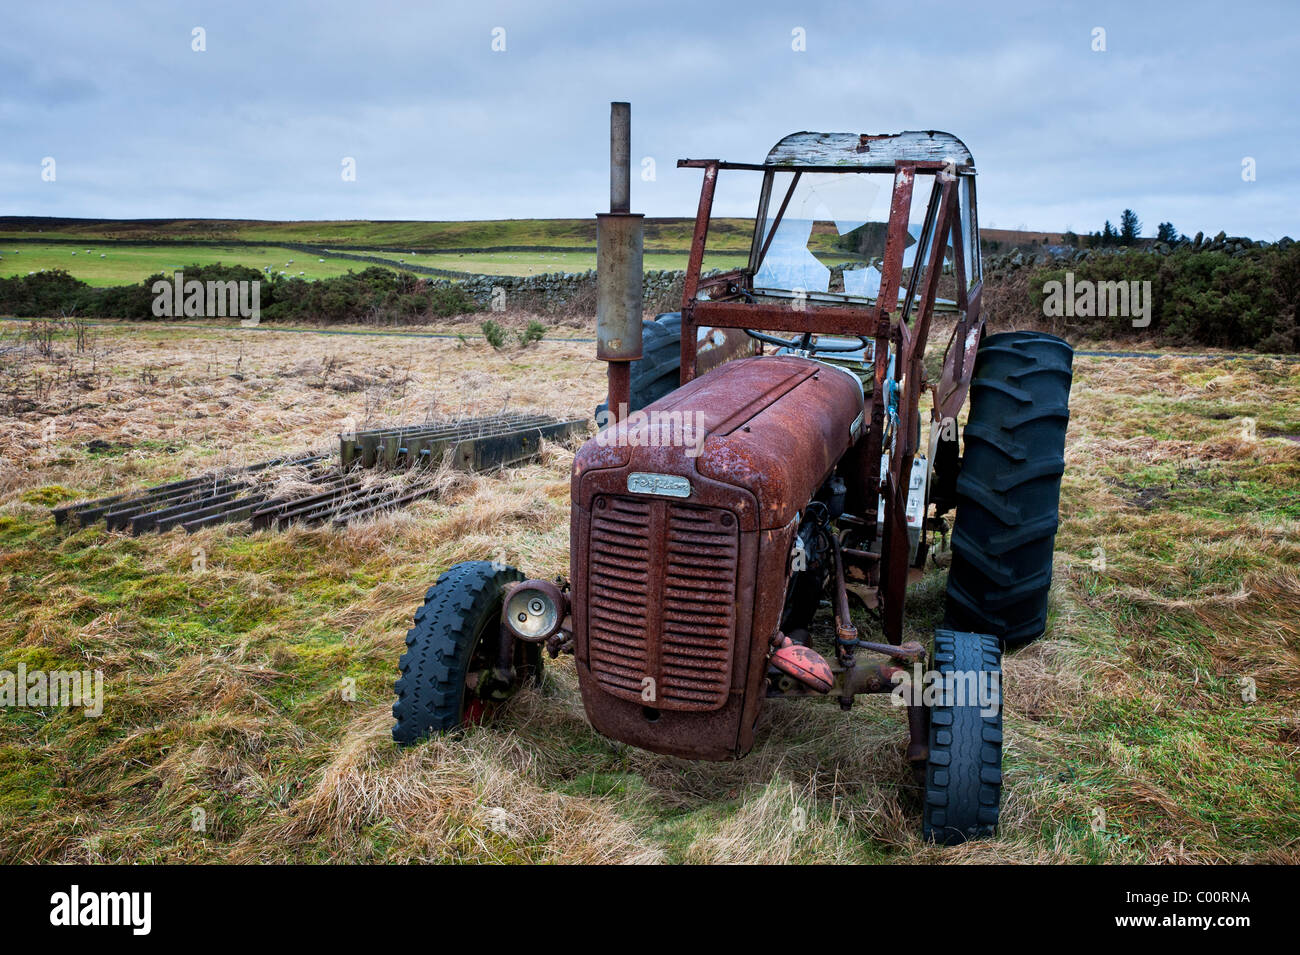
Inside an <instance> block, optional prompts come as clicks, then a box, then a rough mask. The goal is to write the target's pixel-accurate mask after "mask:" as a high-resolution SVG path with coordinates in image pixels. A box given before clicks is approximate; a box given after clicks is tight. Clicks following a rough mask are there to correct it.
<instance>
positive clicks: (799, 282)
mask: <svg viewBox="0 0 1300 955" xmlns="http://www.w3.org/2000/svg"><path fill="white" fill-rule="evenodd" d="M893 184H894V176H893V174H892V173H798V172H781V173H777V174H776V177H775V181H774V182H773V185H772V193H771V199H770V204H769V207H768V208H769V210H771V211H770V212H769V214H768V217H767V221H766V223H764V226H763V236H762V244H761V245H760V246H759V250H760V256H761V259H760V261H759V262H758V269H757V272H756V273H755V275H754V288H755V291H762V290H768V291H784V292H795V293H838V294H842V295H845V296H847V297H849V298H862V299H867V300H871V299H875V298H876V296H877V295H879V293H880V277H881V264H882V262H883V260H884V255H885V236H886V234H887V232H888V229H889V205H890V199H891V196H892V191H893ZM792 187H793V188H792ZM782 210H783V211H782ZM778 217H779V221H778ZM921 228H922V223H921V222H919V221H918V222H915V223H909V224H908V230H907V231H908V242H907V248H906V249H905V251H904V253H903V266H904V268H905V269H907V268H910V267H911V265H912V259H913V257H914V256H915V254H916V240H917V239H918V238H919V237H920V234H921Z"/></svg>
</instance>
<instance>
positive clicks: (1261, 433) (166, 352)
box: [0, 323, 1300, 863]
mask: <svg viewBox="0 0 1300 955" xmlns="http://www.w3.org/2000/svg"><path fill="white" fill-rule="evenodd" d="M92 332H93V335H94V336H95V337H94V340H93V341H91V342H89V343H88V344H87V346H86V350H85V351H83V352H81V353H78V352H76V351H75V349H74V347H73V345H72V343H71V341H70V340H69V339H67V338H60V339H56V341H55V343H54V350H53V353H52V354H50V355H44V354H41V352H40V350H39V348H37V347H36V346H34V345H33V344H32V343H31V342H30V341H26V340H25V339H24V337H23V336H25V335H26V333H27V327H26V326H25V325H21V324H19V323H4V324H0V349H8V350H7V351H5V352H4V361H3V363H0V369H2V370H0V408H2V409H3V413H4V414H5V415H6V418H7V421H8V424H9V426H8V427H7V428H5V429H3V430H2V431H0V592H2V593H3V594H4V599H3V601H0V670H11V671H12V670H13V669H14V667H15V666H16V665H17V664H18V663H19V662H23V663H25V664H26V665H27V667H28V668H29V669H35V668H38V667H40V668H44V669H47V670H50V669H60V668H61V669H78V670H79V669H83V668H93V669H100V670H102V671H103V672H104V679H105V691H106V696H107V701H106V705H105V710H104V714H103V716H102V717H100V718H98V719H87V718H84V717H83V716H82V715H81V714H80V712H79V711H72V712H69V711H63V710H50V709H46V710H40V709H6V710H4V711H0V862H19V861H31V860H45V861H90V862H98V861H115V862H158V861H173V862H175V861H244V862H256V861H379V860H383V861H406V860H412V859H422V860H436V861H460V860H474V861H503V862H506V861H549V862H577V861H608V862H628V861H685V862H780V861H795V862H838V861H900V862H908V861H922V862H940V861H952V862H970V861H1011V862H1018V861H1059V862H1091V861H1105V862H1148V863H1150V862H1196V861H1218V860H1223V861H1247V860H1250V861H1279V862H1281V861H1286V862H1292V863H1294V862H1297V861H1300V778H1298V776H1297V774H1298V773H1300V758H1298V757H1300V578H1298V576H1297V567H1298V566H1300V443H1297V440H1298V439H1300V364H1296V363H1287V362H1281V361H1274V360H1269V359H1257V360H1252V361H1250V362H1244V361H1241V362H1239V361H1231V360H1226V359H1225V360H1218V359H1216V360H1194V359H1190V358H1172V359H1164V360H1125V361H1124V362H1123V363H1122V364H1121V363H1119V362H1116V361H1114V360H1108V359H1093V358H1082V357H1080V358H1077V359H1076V374H1075V385H1074V391H1073V397H1072V404H1073V415H1072V421H1071V425H1070V430H1069V437H1068V448H1067V465H1068V469H1067V472H1066V477H1065V483H1064V487H1063V492H1062V524H1061V530H1060V534H1059V537H1058V540H1057V555H1056V562H1055V581H1054V589H1053V598H1052V610H1051V617H1050V625H1049V631H1048V633H1047V635H1046V636H1045V637H1044V638H1043V639H1042V640H1040V641H1038V642H1037V643H1035V644H1034V645H1032V646H1031V647H1029V648H1027V649H1024V650H1021V651H1019V652H1016V653H1014V654H1012V655H1011V656H1009V657H1008V659H1007V663H1006V674H1007V692H1006V705H1007V711H1006V740H1007V744H1006V790H1005V794H1004V811H1003V824H1002V829H1001V832H1000V834H999V836H998V837H997V838H996V839H993V840H991V841H987V842H982V843H977V844H969V845H967V846H964V847H961V848H958V849H949V850H939V849H934V848H931V847H927V846H925V845H924V844H923V843H922V842H921V841H920V839H919V837H918V833H919V829H920V820H919V816H920V812H919V801H918V798H917V792H916V790H915V788H914V787H913V785H912V783H911V779H910V775H909V773H908V772H907V770H906V769H905V768H904V764H903V759H902V755H903V750H904V745H905V739H906V731H905V727H904V721H903V720H902V719H901V718H900V715H899V713H898V712H896V711H894V710H892V709H891V708H890V707H889V706H888V705H887V704H886V701H884V700H880V699H876V700H872V699H870V698H868V699H867V700H866V701H863V702H860V703H859V704H858V705H857V706H855V708H854V710H853V711H852V712H851V713H849V714H843V713H841V712H840V711H839V709H838V707H837V706H836V705H835V703H834V702H833V701H829V700H824V701H811V702H804V703H786V704H779V705H772V706H769V707H768V708H767V710H766V712H765V714H764V715H763V717H762V718H761V721H760V725H759V737H758V738H759V742H758V745H757V747H756V749H755V751H754V753H752V754H751V755H750V756H749V757H747V758H746V759H745V760H742V761H739V762H735V763H725V764H694V763H688V762H684V761H681V760H677V759H672V758H667V757H661V756H656V755H653V754H649V753H645V752H641V751H638V750H634V749H630V748H627V747H624V746H621V745H618V744H616V743H612V742H610V741H608V740H605V739H603V738H601V737H600V736H598V735H596V734H595V733H594V732H593V731H592V730H591V729H590V728H589V727H588V726H587V724H586V723H585V721H584V719H583V717H582V706H581V701H580V699H579V696H578V689H577V685H576V678H575V675H574V670H573V666H572V663H571V662H570V661H569V660H568V659H567V658H561V659H560V660H559V661H557V662H556V663H555V664H554V665H550V666H549V669H548V677H547V681H546V683H545V685H544V687H543V688H542V689H541V690H540V691H529V692H526V693H524V694H523V695H521V696H520V697H519V698H517V699H516V700H515V701H514V702H513V703H512V705H511V706H510V707H509V708H508V709H507V711H506V712H505V713H504V714H503V716H502V717H501V719H500V720H499V721H498V723H497V724H496V725H494V726H492V727H488V728H480V729H474V730H471V731H469V732H467V733H466V734H465V735H464V736H461V737H457V738H449V739H438V740H434V741H432V742H429V743H426V744H423V745H421V746H417V747H414V748H411V749H407V750H399V749H397V748H396V747H395V746H394V745H393V744H392V742H391V740H390V739H389V736H388V733H389V725H390V717H389V707H390V705H391V684H392V681H393V679H394V678H395V676H396V669H395V664H396V660H397V656H398V654H399V652H400V650H401V649H402V645H403V639H402V638H403V634H404V632H405V629H406V627H407V626H408V624H409V618H410V615H411V613H412V611H413V609H414V608H415V606H416V605H417V603H418V602H419V600H420V598H421V596H422V594H423V591H424V588H425V587H426V586H427V585H428V584H429V583H430V582H431V581H432V580H433V579H434V578H436V576H437V575H438V573H439V572H440V571H441V570H443V569H444V568H445V567H447V566H448V565H449V564H451V563H453V562H455V561H459V560H466V559H476V558H490V557H498V556H499V557H503V558H504V559H506V560H507V561H509V562H510V563H513V564H516V565H518V566H520V567H522V568H525V569H526V570H527V571H528V572H529V573H531V574H535V575H537V576H551V575H554V574H557V573H564V572H566V571H567V555H568V495H569V481H568V476H569V467H570V463H571V460H572V448H568V447H558V446H552V447H548V448H547V449H546V451H545V454H544V455H543V458H542V460H541V461H540V462H538V463H534V464H529V465H526V466H523V467H517V468H511V469H508V470H505V471H503V472H500V473H496V474H489V475H477V476H461V477H457V478H455V479H452V480H449V481H448V483H447V486H446V489H445V491H444V494H443V496H442V498H441V499H438V500H429V501H424V502H421V503H418V504H416V505H415V506H413V507H411V508H409V509H408V510H406V511H403V512H400V513H396V514H393V515H391V516H388V517H385V518H383V519H380V520H378V521H375V522H373V523H370V524H366V525H362V526H357V527H353V528H350V529H348V530H345V531H336V530H330V529H317V530H304V529H297V530H291V531H289V532H286V533H273V532H259V533H256V534H250V533H247V532H246V531H244V530H242V529H239V528H235V527H219V528H212V529H208V530H204V531H201V532H199V533H197V534H195V535H193V536H186V535H184V534H183V533H180V532H172V533H170V534H168V535H165V536H154V537H140V538H131V537H127V536H122V535H120V534H115V533H109V532H106V531H104V530H102V529H97V528H88V529H84V530H78V531H75V532H68V531H66V530H63V529H57V528H56V527H55V525H54V524H53V522H52V521H51V520H50V518H49V514H48V510H47V507H48V506H50V505H53V504H56V503H59V502H61V501H64V500H68V499H71V498H74V497H79V496H93V495H102V494H106V493H110V492H113V491H118V490H123V489H129V488H138V487H143V486H146V485H148V484H151V483H158V482H161V481H164V480H168V479H172V478H175V477H178V476H180V475H182V474H186V473H192V472H196V471H198V470H201V469H203V468H206V467H210V466H214V465H217V464H222V463H232V462H236V461H240V460H243V461H247V460H257V459H261V458H265V457H269V456H271V455H273V454H277V453H281V452H286V451H297V450H300V449H304V448H308V447H318V446H319V447H327V446H329V445H330V443H331V440H332V437H333V435H334V433H335V432H336V431H337V430H338V429H339V426H340V422H341V421H343V420H344V419H347V418H352V419H354V420H356V421H357V422H358V424H359V426H361V427H364V426H365V424H366V423H368V422H371V421H374V422H378V421H384V420H392V419H412V418H420V417H422V416H424V415H426V414H427V413H430V412H433V413H446V414H474V413H478V414H481V413H486V412H489V411H496V410H499V409H500V408H501V407H502V406H503V405H505V404H507V403H509V404H510V405H512V406H514V407H520V408H536V409H539V410H544V411H547V412H551V413H558V414H584V413H589V412H590V409H591V408H592V406H593V405H594V404H595V403H596V401H597V400H598V399H599V397H600V396H601V394H602V392H603V366H602V365H600V364H599V363H597V362H595V361H594V360H593V359H592V355H591V346H590V345H588V344H577V343H560V342H551V343H543V344H541V345H538V346H534V347H533V348H531V349H529V350H527V351H518V350H510V351H506V352H493V351H491V350H490V349H489V348H487V347H486V346H485V345H482V344H479V343H474V342H471V343H469V344H462V343H459V342H456V341H454V340H453V341H430V340H427V339H426V340H416V339H409V340H405V341H403V340H397V341H395V340H393V339H391V338H365V337H354V338H349V337H335V336H324V335H309V334H300V335H291V334H286V333H282V332H268V331H258V332H255V333H252V332H240V331H238V330H231V329H216V328H214V329H212V330H203V331H201V332H193V331H189V332H182V331H177V330H173V329H164V328H157V327H152V328H146V329H141V328H138V327H137V328H129V327H119V328H97V329H93V330H92ZM92 441H98V442H102V444H96V445H91V446H90V447H89V448H88V445H89V444H90V442H92ZM200 550H201V552H202V553H203V555H204V557H205V562H206V566H205V568H204V569H203V570H202V571H201V572H200V571H197V570H195V564H194V562H195V557H194V555H195V554H196V553H198V552H199V551H200ZM943 581H944V571H943V569H942V568H941V567H933V568H931V569H930V570H929V571H928V573H927V574H926V576H925V578H924V579H923V580H922V581H921V582H920V583H918V584H917V585H915V587H914V589H913V592H912V595H911V598H910V599H911V603H910V610H909V613H910V622H909V627H910V628H911V629H912V631H913V633H914V634H916V635H918V636H923V635H924V633H925V632H926V631H927V629H928V628H930V627H932V626H933V625H934V624H935V623H936V622H937V620H938V618H939V616H940V614H941V609H942V590H943ZM345 677H350V678H352V679H355V681H356V687H357V699H356V701H355V702H345V701H344V699H343V695H342V694H341V686H342V681H343V680H344V678H345ZM1247 678H1248V679H1249V680H1252V681H1253V683H1254V686H1255V689H1256V693H1257V696H1256V697H1255V699H1254V701H1253V702H1248V701H1247V700H1245V699H1243V682H1242V681H1243V679H1247ZM196 808H198V809H202V810H203V811H204V813H205V814H206V829H205V831H201V832H200V831H195V830H194V828H193V826H192V820H193V819H194V815H193V810H194V809H196ZM796 809H802V810H803V811H804V812H805V813H806V818H807V823H806V825H803V826H797V825H794V824H793V820H794V819H796V818H798V817H797V816H796V812H795V810H796Z"/></svg>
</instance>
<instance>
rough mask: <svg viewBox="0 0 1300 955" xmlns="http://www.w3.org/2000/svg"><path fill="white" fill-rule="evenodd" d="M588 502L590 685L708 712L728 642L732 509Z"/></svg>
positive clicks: (726, 671)
mask: <svg viewBox="0 0 1300 955" xmlns="http://www.w3.org/2000/svg"><path fill="white" fill-rule="evenodd" d="M593 503H594V506H593V509H592V516H591V540H590V548H589V558H590V568H589V577H588V584H587V587H588V592H587V618H588V619H587V634H588V662H589V666H590V668H591V672H592V674H593V676H594V677H595V678H596V681H597V682H598V683H599V684H600V686H601V688H602V689H604V690H605V691H606V692H608V693H610V694H612V695H613V696H617V697H620V698H622V699H625V700H634V701H641V702H644V703H645V704H646V705H647V706H653V707H655V708H657V709H664V710H715V709H718V708H719V707H721V706H722V705H723V704H724V703H725V702H726V700H727V694H728V692H729V690H730V688H731V662H732V648H733V646H734V644H735V639H734V638H735V629H736V575H737V552H738V547H739V539H738V537H737V528H736V521H735V517H734V515H732V514H731V512H729V511H725V510H721V509H718V508H699V507H691V506H688V505H684V504H677V503H673V502H670V501H665V500H656V499H650V498H621V497H598V498H596V500H595V501H594V502H593ZM646 677H650V678H651V679H653V680H654V681H655V682H654V685H653V689H654V696H655V699H654V700H653V701H651V700H647V699H646V698H645V696H644V695H643V690H644V689H645V688H646V687H647V686H648V684H645V683H644V682H643V681H644V680H645V678H646Z"/></svg>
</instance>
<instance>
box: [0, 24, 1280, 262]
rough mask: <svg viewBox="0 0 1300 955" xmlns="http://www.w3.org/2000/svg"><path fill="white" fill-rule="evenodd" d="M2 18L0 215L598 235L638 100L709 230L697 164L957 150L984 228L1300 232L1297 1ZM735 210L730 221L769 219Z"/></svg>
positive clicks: (680, 203) (657, 205)
mask: <svg viewBox="0 0 1300 955" xmlns="http://www.w3.org/2000/svg"><path fill="white" fill-rule="evenodd" d="M1049 7H1051V8H1052V9H1048V8H1049ZM3 23H4V29H3V32H2V33H0V130H2V132H0V214H8V215H54V216H85V217H111V218H146V217H221V218H249V219H345V218H358V219H493V218H533V217H548V218H549V217H574V216H588V215H591V214H593V213H595V212H597V211H602V210H604V209H605V208H607V205H608V194H609V193H608V165H607V163H608V121H609V119H608V117H609V105H608V104H609V102H610V101H611V100H629V101H630V102H631V103H632V120H633V142H632V149H633V155H634V158H635V159H636V160H637V162H638V163H639V162H640V161H641V159H642V158H643V157H652V158H653V159H654V161H655V178H654V180H653V181H643V180H642V179H641V178H640V177H637V178H636V179H635V180H634V182H633V209H634V211H638V212H644V213H646V214H648V215H658V216H672V215H676V216H682V215H693V214H694V205H695V200H696V197H697V196H698V190H699V178H700V174H699V171H698V170H678V169H677V168H676V167H675V161H676V160H677V159H678V158H680V157H684V156H690V157H697V158H722V159H730V160H736V161H748V162H756V161H760V160H761V159H762V158H763V156H764V155H765V154H766V152H767V150H768V149H769V148H770V147H771V145H772V144H773V143H774V142H775V141H776V140H778V139H780V138H781V137H782V136H783V135H785V134H786V133H789V132H793V131H796V130H803V129H812V130H834V131H847V132H855V133H856V132H897V131H899V130H903V129H944V130H948V131H950V132H952V133H954V134H956V135H957V136H959V137H961V138H962V139H963V140H964V141H965V142H966V144H967V145H968V146H969V147H970V149H971V151H972V153H973V154H974V156H975V161H976V166H977V168H978V169H979V172H980V180H979V183H980V186H979V188H980V213H981V224H982V225H984V226H985V227H997V228H1019V227H1027V228H1031V229H1043V230H1057V229H1064V228H1073V229H1075V230H1076V231H1080V232H1082V231H1091V230H1093V229H1097V228H1100V227H1101V224H1102V221H1103V220H1104V219H1107V218H1109V219H1110V220H1111V221H1112V222H1115V223H1118V220H1119V214H1120V211H1121V210H1122V209H1124V208H1125V207H1126V206H1127V207H1132V208H1133V209H1135V210H1136V211H1137V212H1138V214H1139V216H1140V217H1141V218H1142V221H1143V223H1144V232H1145V233H1146V234H1151V233H1153V232H1154V230H1155V227H1156V224H1157V223H1158V222H1160V221H1161V220H1165V219H1168V220H1171V221H1172V222H1173V223H1174V224H1175V226H1177V227H1178V228H1179V229H1180V230H1182V231H1183V232H1186V233H1189V234H1194V233H1195V232H1196V231H1197V230H1198V229H1203V230H1205V231H1207V232H1209V233H1213V232H1217V231H1218V230H1219V229H1225V230H1227V232H1228V233H1229V234H1246V235H1250V236H1253V237H1256V238H1263V239H1277V238H1280V237H1281V236H1283V235H1286V234H1289V235H1292V236H1295V237H1300V224H1298V223H1297V218H1298V216H1297V212H1298V210H1300V201H1298V200H1300V187H1298V186H1297V182H1298V181H1300V151H1298V149H1297V146H1300V135H1298V134H1300V118H1298V115H1297V114H1298V112H1300V111H1298V110H1297V102H1298V101H1300V96H1298V95H1297V87H1298V86H1300V83H1298V81H1300V4H1297V3H1296V2H1294V0H1292V2H1279V3H1275V4H1269V3H1250V2H1240V0H1238V2H1232V3H1222V2H1217V3H1204V4H1200V3H1194V2H1187V0H1180V2H1175V3H1164V4H1148V3H1117V4H1109V3H1073V4H1071V3H1066V4H1059V5H1058V4H1045V3H1039V2H1025V3H1000V4H995V3H989V4H986V5H980V4H973V3H964V2H961V0H945V2H942V3H937V4H934V5H933V6H926V7H922V6H919V5H913V4H906V3H897V2H895V3H891V4H880V3H872V2H864V0H855V2H847V3H815V2H811V3H793V2H769V0H747V2H742V3H734V4H716V5H715V4H710V3H707V2H700V0H688V2H676V0H645V2H637V3H630V4H618V3H616V2H614V0H603V2H582V0H578V2H565V3H562V4H561V3H556V2H547V0H533V2H519V3H498V2H477V0H475V2H465V0H461V2H456V3H442V2H434V3H407V4H403V3H384V2H360V0H359V2H353V3H338V2H327V0H316V2H312V3H301V4H297V3H294V4H289V3H285V4H278V3H273V2H269V0H260V2H247V0H222V2H216V0H208V2H171V3H165V2H155V3H147V2H131V0H125V2H121V0H119V2H112V3H105V2H91V3H84V4H74V3H58V2H40V3H16V2H15V3H9V4H6V10H5V12H4V16H3ZM1097 27H1100V28H1103V29H1104V30H1105V46H1106V49H1105V51H1104V52H1096V51H1094V50H1093V46H1094V43H1095V40H1094V29H1095V28H1097ZM195 28H202V30H203V31H204V39H205V43H206V50H204V51H202V52H196V51H195V50H194V49H192V46H193V45H194V43H195V39H194V35H193V31H194V29H195ZM496 28H501V29H503V30H504V45H505V49H504V51H494V50H493V48H492V47H493V39H494V33H493V31H494V29H496ZM797 30H801V31H802V36H803V37H804V43H805V45H806V49H804V50H802V51H798V50H795V49H794V48H793V47H794V46H796V45H798V44H797V40H798V38H797V36H796V32H795V31H797ZM497 36H498V38H500V36H501V34H499V33H498V34H497ZM498 42H499V40H498ZM46 157H53V159H54V160H55V165H54V171H55V178H54V181H53V182H49V181H44V180H43V179H42V161H43V160H44V159H45V158H46ZM344 157H352V158H353V159H354V160H355V169H356V179H355V181H345V180H344V179H343V176H342V175H341V173H342V163H343V160H344ZM1246 157H1251V158H1253V159H1254V161H1255V170H1256V179H1255V181H1253V182H1248V181H1244V180H1243V176H1242V163H1243V160H1244V159H1245V158H1246ZM638 168H639V167H638ZM737 175H739V174H737ZM742 185H743V189H741V190H728V191H726V192H725V193H722V194H720V197H719V202H720V207H719V209H718V211H719V212H723V213H728V214H738V215H745V214H752V212H753V208H752V204H753V203H752V198H750V197H752V195H753V187H754V183H753V182H752V181H748V180H747V181H744V182H743V184H742ZM742 195H743V196H744V198H743V199H742Z"/></svg>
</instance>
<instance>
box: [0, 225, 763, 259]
mask: <svg viewBox="0 0 1300 955" xmlns="http://www.w3.org/2000/svg"><path fill="white" fill-rule="evenodd" d="M694 225H695V220H694V219H686V218H675V219H654V218H648V219H646V220H645V239H646V246H647V247H648V248H657V249H675V250H681V251H685V250H687V249H689V248H690V246H691V232H692V229H693V228H694ZM752 228H753V227H752V225H751V224H750V221H749V220H745V219H727V218H719V219H714V220H713V221H712V223H711V225H710V230H709V235H710V246H711V247H712V248H714V249H716V250H719V251H735V252H744V251H748V249H749V242H750V235H751V234H752ZM11 236H19V237H26V238H40V237H41V236H50V237H58V238H76V239H99V240H104V241H107V240H111V239H135V240H157V241H159V242H184V241H185V240H187V239H191V240H192V239H204V240H208V241H213V240H215V241H221V240H223V239H240V240H244V241H261V242H299V243H304V244H306V245H337V246H350V247H354V248H365V249H386V250H389V251H402V250H411V249H484V248H499V247H502V246H554V247H566V246H567V247H575V248H595V245H596V220H595V218H586V219H496V220H477V221H474V220H471V221H465V222H391V221H390V222H383V221H373V222H371V221H353V222H348V221H309V222H272V221H259V220H235V219H135V220H131V219H125V220H119V219H35V218H21V217H15V216H0V242H3V241H4V239H5V238H6V237H11Z"/></svg>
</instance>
